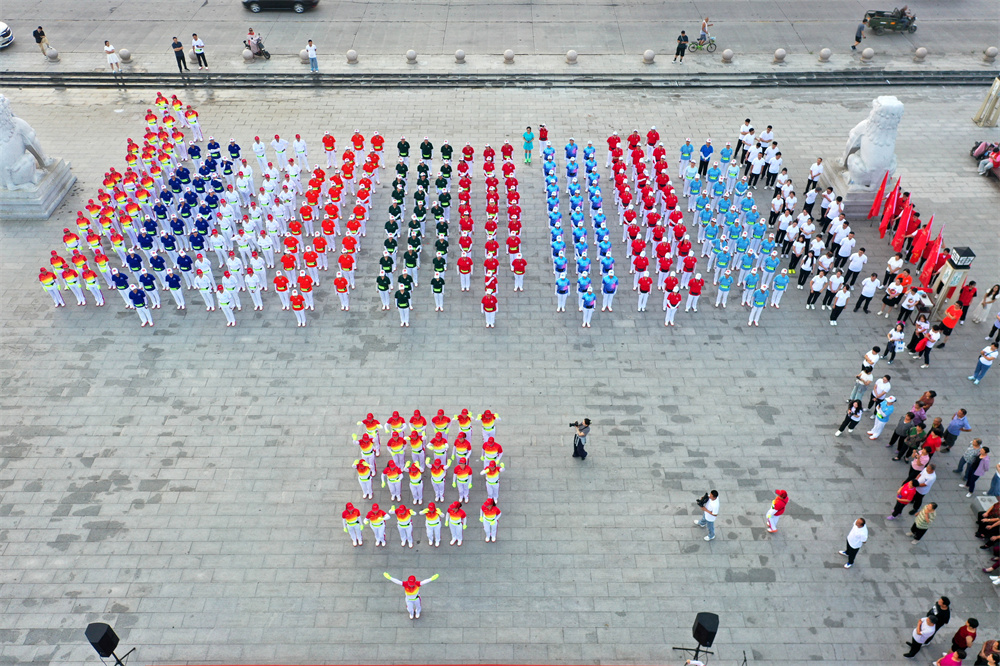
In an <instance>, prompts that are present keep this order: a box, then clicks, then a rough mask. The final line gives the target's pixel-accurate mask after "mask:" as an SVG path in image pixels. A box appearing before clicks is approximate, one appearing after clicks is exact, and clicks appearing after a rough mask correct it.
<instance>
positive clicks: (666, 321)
mask: <svg viewBox="0 0 1000 666" xmlns="http://www.w3.org/2000/svg"><path fill="white" fill-rule="evenodd" d="M676 314H677V306H674V307H672V308H670V307H668V308H667V316H666V318H664V320H663V323H664V324H673V323H674V315H676Z"/></svg>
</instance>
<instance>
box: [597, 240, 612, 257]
mask: <svg viewBox="0 0 1000 666" xmlns="http://www.w3.org/2000/svg"><path fill="white" fill-rule="evenodd" d="M597 249H598V251H599V252H600V256H602V257H605V256H610V255H611V239H610V238H607V237H605V238H604V240H602V241H601V242H600V244H598V246H597Z"/></svg>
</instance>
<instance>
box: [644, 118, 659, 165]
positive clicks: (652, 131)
mask: <svg viewBox="0 0 1000 666" xmlns="http://www.w3.org/2000/svg"><path fill="white" fill-rule="evenodd" d="M659 141H660V133H659V132H657V131H656V126H655V125H654V126H653V127H650V128H649V131H648V132H646V157H649V158H652V157H653V148H655V147H656V144H657V143H658V142H659Z"/></svg>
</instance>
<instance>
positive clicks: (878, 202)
mask: <svg viewBox="0 0 1000 666" xmlns="http://www.w3.org/2000/svg"><path fill="white" fill-rule="evenodd" d="M888 180H889V172H888V171H886V172H885V175H884V176H882V184H881V185H879V186H878V194H876V195H875V201H873V202H872V209H871V210H870V211H868V219H869V220H870V219H872V218H873V217H875V216H876V215H878V212H879V211H880V210H882V197H883V196H885V184H886V182H887V181H888Z"/></svg>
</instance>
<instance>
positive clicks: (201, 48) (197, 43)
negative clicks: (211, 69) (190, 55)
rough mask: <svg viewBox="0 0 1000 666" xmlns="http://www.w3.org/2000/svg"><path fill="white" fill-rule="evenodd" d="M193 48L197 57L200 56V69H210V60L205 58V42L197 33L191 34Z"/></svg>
mask: <svg viewBox="0 0 1000 666" xmlns="http://www.w3.org/2000/svg"><path fill="white" fill-rule="evenodd" d="M191 50H192V51H194V55H195V57H196V58H198V69H208V60H206V59H205V42H203V41H201V38H199V37H198V35H197V33H196V34H193V35H191ZM202 65H204V67H202Z"/></svg>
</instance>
